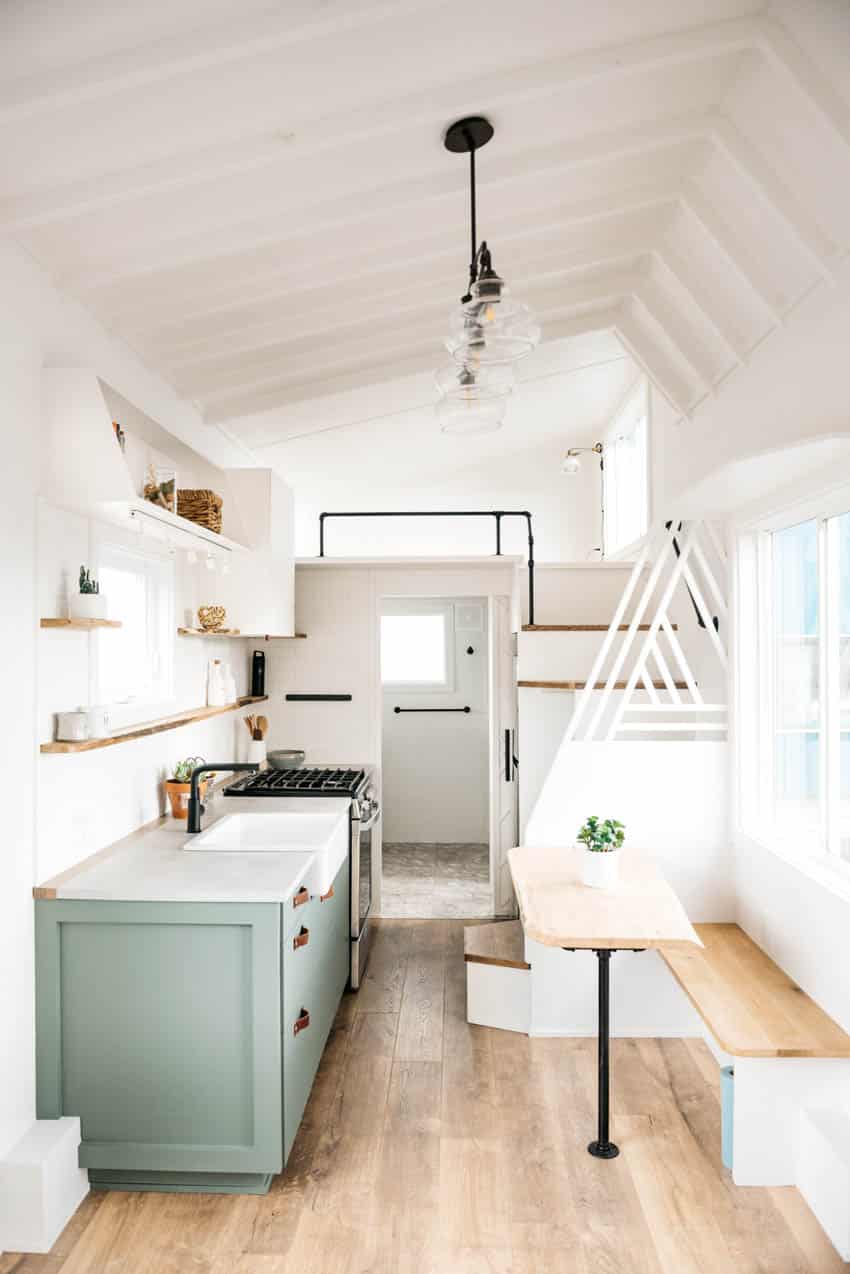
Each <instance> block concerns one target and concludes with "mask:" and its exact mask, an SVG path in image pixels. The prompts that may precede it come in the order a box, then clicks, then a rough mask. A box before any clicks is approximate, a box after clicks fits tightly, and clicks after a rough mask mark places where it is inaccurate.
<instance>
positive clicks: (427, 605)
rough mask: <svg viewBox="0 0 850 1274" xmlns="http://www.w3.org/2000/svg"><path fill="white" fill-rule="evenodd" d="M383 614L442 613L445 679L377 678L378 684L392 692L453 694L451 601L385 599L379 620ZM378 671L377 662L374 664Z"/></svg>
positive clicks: (452, 613) (453, 635)
mask: <svg viewBox="0 0 850 1274" xmlns="http://www.w3.org/2000/svg"><path fill="white" fill-rule="evenodd" d="M385 615H400V616H414V615H442V616H443V617H444V619H445V629H444V633H445V644H446V679H445V681H383V680H382V681H381V688H382V689H383V690H385V691H391V692H392V693H393V694H417V695H418V694H425V695H428V694H443V695H444V694H453V693H454V691H455V687H456V684H457V678H456V675H455V613H454V603H453V602H440V601H436V600H431V599H429V598H424V599H419V598H416V599H411V598H398V599H397V600H394V599H385V600H384V601H383V602H382V603H381V615H380V618H381V620H382V619H383V618H384V616H385ZM378 669H379V673H380V662H379V664H378Z"/></svg>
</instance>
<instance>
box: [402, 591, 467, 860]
mask: <svg viewBox="0 0 850 1274" xmlns="http://www.w3.org/2000/svg"><path fill="white" fill-rule="evenodd" d="M449 604H450V605H453V610H454V634H453V647H454V667H453V685H452V686H451V687H450V688H449V689H447V690H445V691H441V692H436V691H428V692H427V693H422V692H420V693H415V692H400V691H398V690H393V689H392V688H390V689H386V688H385V689H384V692H383V745H382V770H383V825H384V827H383V838H384V840H385V841H392V842H396V841H397V842H404V843H407V842H411V841H424V842H426V843H433V842H442V843H446V842H456V843H463V844H478V845H482V844H486V843H487V841H488V840H489V835H490V827H489V819H490V776H489V759H490V740H489V695H488V680H489V679H488V638H487V599H486V598H462V599H454V602H453V603H449ZM401 608H402V607H400V604H399V603H395V604H394V606H393V610H392V613H393V614H398V613H399V610H400V609H401ZM403 608H404V609H406V610H407V612H408V613H411V614H416V612H417V602H416V599H411V601H410V602H409V603H405V604H404V607H403ZM470 610H471V611H472V614H473V615H474V616H476V617H477V626H476V627H475V628H474V629H470V628H468V627H461V623H462V622H463V620H464V618H465V617H466V618H469V615H468V612H469V611H470ZM468 648H471V649H472V651H473V653H472V654H471V655H470V654H467V649H468ZM464 705H467V706H469V707H470V708H471V709H472V711H471V712H470V713H468V714H467V713H445V714H443V713H418V712H402V713H396V712H395V710H394V709H395V707H396V706H399V707H401V708H457V707H463V706H464Z"/></svg>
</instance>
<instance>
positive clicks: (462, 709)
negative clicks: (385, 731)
mask: <svg viewBox="0 0 850 1274" xmlns="http://www.w3.org/2000/svg"><path fill="white" fill-rule="evenodd" d="M471 711H472V709H471V708H470V706H469V704H467V706H466V707H465V708H399V707H395V708H393V712H471Z"/></svg>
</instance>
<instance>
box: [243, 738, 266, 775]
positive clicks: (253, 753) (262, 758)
mask: <svg viewBox="0 0 850 1274" xmlns="http://www.w3.org/2000/svg"><path fill="white" fill-rule="evenodd" d="M245 759H246V761H253V762H254V764H255V765H258V766H259V767H260V769H261V770H264V769H265V768H266V765H267V761H266V741H265V739H252V740H251V742H250V743H249V744H248V755H247V757H246V758H245Z"/></svg>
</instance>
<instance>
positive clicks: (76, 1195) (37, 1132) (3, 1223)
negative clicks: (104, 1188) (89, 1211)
mask: <svg viewBox="0 0 850 1274" xmlns="http://www.w3.org/2000/svg"><path fill="white" fill-rule="evenodd" d="M80 1140H81V1135H80V1121H79V1119H78V1118H76V1117H71V1116H65V1117H63V1118H61V1119H39V1120H38V1121H37V1122H36V1123H34V1124H33V1126H32V1128H30V1130H29V1132H28V1133H26V1135H25V1136H24V1137H22V1138H21V1140H20V1141H19V1142H18V1144H17V1145H16V1146H14V1147H13V1148H12V1149H11V1150H10V1151H9V1153H8V1154H7V1155H6V1156H5V1158H3V1159H0V1252H49V1251H50V1249H51V1248H52V1246H53V1244H54V1243H55V1242H56V1240H57V1239H58V1237H59V1235H60V1234H61V1233H62V1231H63V1230H64V1228H65V1226H66V1225H67V1224H68V1222H69V1221H70V1219H71V1217H72V1216H73V1215H74V1213H75V1212H76V1210H77V1208H78V1207H79V1206H80V1204H81V1203H82V1201H83V1199H84V1198H85V1197H86V1195H87V1194H88V1192H89V1174H88V1173H87V1172H86V1171H85V1169H84V1168H81V1167H80V1166H79V1164H78V1162H77V1156H78V1152H79V1147H80Z"/></svg>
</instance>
